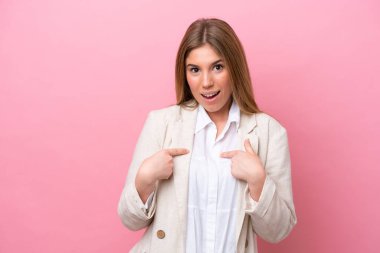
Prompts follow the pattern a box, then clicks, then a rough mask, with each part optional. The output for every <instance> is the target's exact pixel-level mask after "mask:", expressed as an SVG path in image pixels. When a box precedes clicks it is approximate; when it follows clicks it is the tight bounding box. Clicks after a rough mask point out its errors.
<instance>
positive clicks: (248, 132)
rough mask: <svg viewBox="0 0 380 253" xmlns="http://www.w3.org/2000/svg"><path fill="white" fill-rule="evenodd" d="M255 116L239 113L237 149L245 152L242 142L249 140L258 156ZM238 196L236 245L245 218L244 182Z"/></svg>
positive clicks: (240, 182) (241, 182)
mask: <svg viewBox="0 0 380 253" xmlns="http://www.w3.org/2000/svg"><path fill="white" fill-rule="evenodd" d="M256 124H257V123H256V114H253V115H247V114H245V113H242V112H241V115H240V124H239V129H238V136H239V148H240V150H242V151H245V148H244V140H245V139H247V138H248V139H249V141H250V143H251V146H252V148H253V150H254V151H255V152H256V154H258V151H259V139H258V137H257V135H256V134H255V132H254V131H253V129H254V128H255V127H256ZM238 182H239V184H238V196H237V206H238V210H240V211H239V212H238V214H237V217H236V240H235V241H236V243H238V240H239V236H240V232H241V228H242V226H243V221H244V217H245V212H244V209H245V200H244V193H245V189H246V187H247V183H246V182H245V181H241V180H239V181H238Z"/></svg>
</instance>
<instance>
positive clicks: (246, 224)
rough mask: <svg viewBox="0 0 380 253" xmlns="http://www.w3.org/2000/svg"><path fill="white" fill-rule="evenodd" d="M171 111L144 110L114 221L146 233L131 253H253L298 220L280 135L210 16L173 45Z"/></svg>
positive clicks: (238, 52)
mask: <svg viewBox="0 0 380 253" xmlns="http://www.w3.org/2000/svg"><path fill="white" fill-rule="evenodd" d="M175 75H176V84H175V85H176V95H177V104H176V105H173V106H170V107H167V108H164V109H160V110H154V111H151V112H150V113H149V115H148V117H147V119H146V121H145V125H144V127H143V130H142V132H141V134H140V137H139V139H138V142H137V145H136V148H135V152H134V155H133V159H132V162H131V165H130V168H129V171H128V177H127V181H126V184H125V187H124V189H123V191H122V194H121V197H120V201H119V205H118V214H119V216H120V217H121V220H122V222H123V224H124V225H125V226H127V227H128V228H129V229H131V230H139V229H142V228H147V229H146V231H145V234H144V236H143V237H142V239H141V240H140V241H139V242H138V243H137V244H136V245H135V247H134V248H133V249H132V250H131V252H155V253H159V252H165V253H167V252H187V253H192V252H207V253H211V252H217V253H221V252H228V253H229V252H257V243H256V235H258V236H260V237H261V238H263V239H264V240H267V241H269V242H278V241H280V240H282V239H283V238H285V237H286V236H287V235H288V234H289V233H290V231H291V230H292V228H293V227H294V225H295V224H296V222H297V218H296V214H295V210H294V204H293V196H292V187H291V171H290V170H291V166H290V165H291V163H290V155H289V148H288V140H287V133H286V129H285V128H284V127H283V126H282V125H281V124H280V123H279V122H278V121H277V120H276V119H274V118H273V117H271V116H269V115H267V114H265V113H263V112H261V111H260V110H259V108H258V106H257V105H256V102H255V100H254V96H253V92H252V86H251V79H250V75H249V70H248V65H247V61H246V58H245V54H244V51H243V47H242V45H241V43H240V41H239V39H238V37H237V36H236V34H235V32H234V31H233V29H232V28H231V27H230V26H229V25H228V24H227V23H226V22H224V21H222V20H219V19H199V20H196V21H195V22H193V23H192V24H191V25H190V27H189V28H188V30H187V31H186V34H185V35H184V37H183V39H182V42H181V44H180V47H179V50H178V54H177V60H176V67H175Z"/></svg>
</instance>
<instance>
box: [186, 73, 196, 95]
mask: <svg viewBox="0 0 380 253" xmlns="http://www.w3.org/2000/svg"><path fill="white" fill-rule="evenodd" d="M186 80H187V83H188V84H189V86H190V90H191V91H194V90H196V89H197V87H198V85H197V80H196V78H194V77H192V76H186Z"/></svg>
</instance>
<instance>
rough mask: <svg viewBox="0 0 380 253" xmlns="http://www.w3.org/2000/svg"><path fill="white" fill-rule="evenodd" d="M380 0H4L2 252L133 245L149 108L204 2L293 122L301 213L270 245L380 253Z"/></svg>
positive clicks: (166, 86)
mask: <svg viewBox="0 0 380 253" xmlns="http://www.w3.org/2000/svg"><path fill="white" fill-rule="evenodd" d="M379 13H380V4H379V2H378V1H377V0H372V1H371V0H366V1H364V0H356V1H355V0H351V1H348V0H346V1H343V0H341V1H339V0H328V1H327V0H323V1H314V0H313V1H311V0H299V1H290V0H277V1H275V0H265V1H264V0H262V1H248V0H247V1H238V0H236V1H232V2H231V1H221V0H219V1H197V0H194V1H182V2H181V1H153V0H150V1H148V0H144V1H141V0H139V1H133V2H132V1H126V0H123V1H121V0H113V1H100V0H83V1H78V0H66V1H52V0H35V1H29V0H28V1H26V0H17V1H16V0H13V1H12V0H1V1H0V203H1V208H0V252H1V253H8V252H38V253H41V252H56V253H61V252H62V253H63V252H78V253H79V252H80V253H87V252H88V253H90V252H91V253H93V252H115V253H116V252H127V251H128V250H129V249H130V248H131V247H132V246H133V244H134V243H135V242H136V241H137V240H138V239H139V237H140V236H141V232H139V233H134V232H129V231H128V230H127V229H126V228H124V227H123V225H122V224H121V222H120V220H119V217H118V216H117V203H118V200H119V196H120V193H121V190H122V186H123V184H124V180H125V177H126V174H127V169H128V165H129V162H130V161H131V155H132V152H133V149H134V145H135V143H136V140H137V136H138V134H139V132H140V130H141V127H142V124H143V122H144V120H145V118H146V116H147V113H148V111H150V110H152V109H158V108H162V107H165V106H167V105H170V104H173V103H175V94H174V88H173V87H174V86H173V85H174V84H173V80H174V59H175V54H176V51H177V48H178V45H179V42H180V39H181V37H182V35H183V34H184V32H185V30H186V28H187V27H188V25H189V24H190V23H191V22H192V21H193V20H195V19H196V18H199V17H219V18H222V19H225V20H226V21H227V22H229V23H230V24H231V26H232V27H233V28H234V29H235V31H236V32H237V34H238V36H239V37H240V38H241V41H242V42H243V45H244V47H245V50H246V53H247V57H248V60H249V65H250V68H251V72H252V78H253V82H254V90H255V94H256V99H257V102H258V104H259V105H260V106H261V108H262V109H263V110H264V111H266V112H267V113H269V114H271V115H273V116H274V117H276V118H277V119H278V120H279V121H280V122H282V124H283V125H284V126H285V127H286V128H287V129H288V134H289V145H290V149H291V156H292V165H293V166H292V169H293V170H292V173H293V184H294V201H295V205H296V211H297V216H298V224H297V226H296V227H295V229H294V230H293V232H292V234H291V235H290V236H289V237H288V238H287V239H285V240H284V241H282V242H281V243H279V244H276V245H271V244H268V243H265V242H262V241H260V250H261V252H281V253H287V252H292V253H294V252H308V253H314V252H315V253H316V252H324V253H326V252H378V239H379V235H380V215H379V207H380V201H379V199H380V198H379V193H380V183H379V179H380V177H379V175H380V173H379V154H378V153H377V152H379V150H380V149H379V141H380V138H379V137H380V134H379V124H380V118H379V102H377V101H376V99H379V95H380V88H379V84H380V77H379V70H380V64H379V59H380V47H379V45H380V15H379Z"/></svg>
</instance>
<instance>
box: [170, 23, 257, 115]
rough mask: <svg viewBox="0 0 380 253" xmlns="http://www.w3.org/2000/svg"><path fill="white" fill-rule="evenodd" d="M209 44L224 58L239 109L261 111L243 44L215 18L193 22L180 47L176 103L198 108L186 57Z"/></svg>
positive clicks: (224, 24)
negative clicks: (190, 83) (187, 76)
mask: <svg viewBox="0 0 380 253" xmlns="http://www.w3.org/2000/svg"><path fill="white" fill-rule="evenodd" d="M205 44H209V45H210V46H211V47H213V48H214V49H215V50H216V52H217V53H218V54H219V56H220V57H222V59H223V60H224V62H225V64H226V65H227V69H228V71H229V75H230V79H231V85H232V87H231V88H232V96H233V98H234V100H235V101H236V103H237V104H238V106H239V108H240V110H241V111H242V112H245V113H247V114H253V113H257V112H261V110H260V109H259V108H258V106H257V104H256V102H255V99H254V96H253V90H252V82H251V77H250V74H249V69H248V64H247V59H246V56H245V53H244V49H243V46H242V44H241V42H240V40H239V38H238V37H237V35H236V34H235V32H234V30H233V29H232V27H231V26H230V25H229V24H227V23H226V22H225V21H223V20H220V19H216V18H207V19H206V18H202V19H198V20H196V21H194V22H193V23H192V24H191V25H190V26H189V28H188V29H187V31H186V33H185V35H184V36H183V38H182V41H181V44H180V46H179V49H178V52H177V57H176V65H175V90H176V97H177V105H181V106H185V107H191V108H195V107H196V106H197V105H198V102H197V101H196V100H195V99H194V97H193V95H192V93H191V90H190V87H189V84H188V82H187V79H186V66H185V62H186V58H187V56H188V55H189V53H190V52H191V50H193V49H195V48H198V47H201V46H203V45H205Z"/></svg>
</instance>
